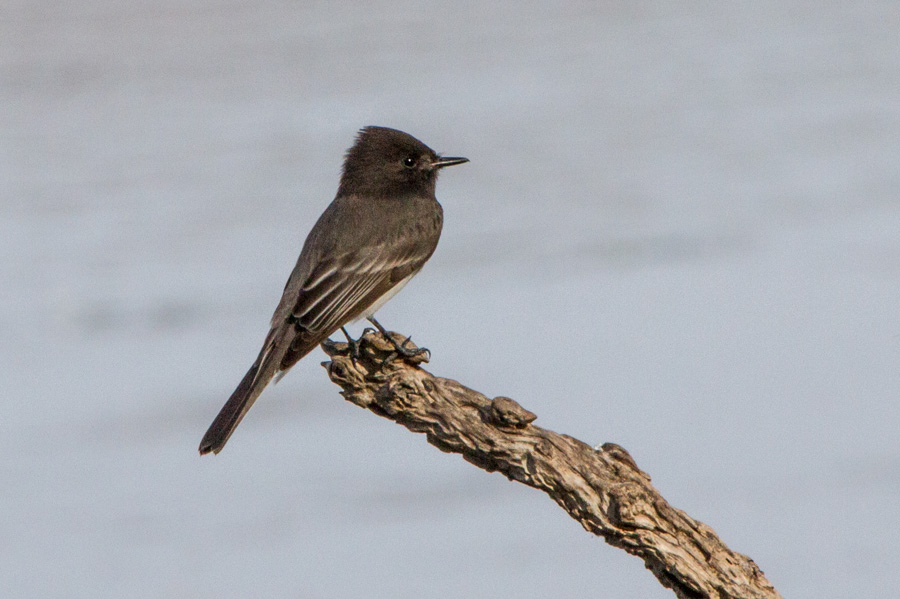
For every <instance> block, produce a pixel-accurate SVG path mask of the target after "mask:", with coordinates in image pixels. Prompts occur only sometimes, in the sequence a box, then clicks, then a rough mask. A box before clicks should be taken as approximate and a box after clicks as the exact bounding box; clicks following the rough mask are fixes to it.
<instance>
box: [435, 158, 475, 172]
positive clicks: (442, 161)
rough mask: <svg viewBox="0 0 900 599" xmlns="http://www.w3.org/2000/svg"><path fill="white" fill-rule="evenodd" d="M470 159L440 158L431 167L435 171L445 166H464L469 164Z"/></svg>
mask: <svg viewBox="0 0 900 599" xmlns="http://www.w3.org/2000/svg"><path fill="white" fill-rule="evenodd" d="M468 161H469V159H468V158H460V157H455V158H449V157H448V158H443V157H442V158H438V159H437V160H435V161H434V162H432V163H431V167H432V168H433V169H435V170H437V169H439V168H444V167H445V166H453V165H454V164H463V163H464V162H468Z"/></svg>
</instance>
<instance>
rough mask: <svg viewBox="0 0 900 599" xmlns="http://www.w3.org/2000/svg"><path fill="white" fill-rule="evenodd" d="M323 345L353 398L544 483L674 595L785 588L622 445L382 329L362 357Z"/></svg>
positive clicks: (748, 595)
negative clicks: (553, 423)
mask: <svg viewBox="0 0 900 599" xmlns="http://www.w3.org/2000/svg"><path fill="white" fill-rule="evenodd" d="M395 339H397V340H398V341H402V338H401V337H399V336H396V337H395ZM323 347H324V348H325V351H326V352H327V353H328V355H329V356H331V361H330V362H325V363H324V364H323V366H325V367H326V369H327V370H328V376H329V377H330V378H331V380H332V381H333V382H334V383H336V384H337V385H339V386H340V387H341V388H342V389H343V391H342V395H343V396H344V397H345V398H346V399H347V400H348V401H351V402H353V403H355V404H356V405H358V406H361V407H364V408H368V409H370V410H372V411H373V412H375V413H376V414H378V415H380V416H384V417H386V418H390V419H391V420H394V421H395V422H397V423H399V424H402V425H403V426H405V427H406V428H408V429H409V430H411V431H413V432H419V433H425V434H426V435H427V437H428V442H429V443H431V444H432V445H434V446H435V447H437V448H438V449H440V450H441V451H446V452H452V453H459V454H462V456H463V458H465V459H466V460H467V461H469V462H471V463H472V464H475V465H476V466H478V467H480V468H483V469H485V470H487V471H489V472H493V471H499V472H502V473H503V474H505V475H506V476H507V477H508V478H509V479H510V480H515V481H518V482H521V483H524V484H526V485H528V486H531V487H534V488H536V489H540V490H542V491H544V492H545V493H547V494H548V495H550V497H552V498H553V500H554V501H556V503H558V504H559V505H560V506H561V507H562V508H563V509H564V510H566V511H567V512H568V513H569V515H570V516H572V517H573V518H575V519H576V520H577V521H578V522H580V523H581V525H582V526H583V527H584V528H585V529H587V530H588V531H590V532H592V533H594V534H596V535H600V536H602V537H603V538H604V539H605V540H606V542H607V543H609V544H610V545H613V546H615V547H620V548H622V549H624V550H625V551H627V552H628V553H631V554H632V555H636V556H638V557H640V558H641V559H643V560H644V564H645V565H646V567H647V569H648V570H650V571H651V572H653V574H654V575H656V577H657V578H658V579H659V581H660V582H661V583H662V584H663V585H664V586H665V587H668V588H671V589H673V590H674V591H675V594H676V595H677V596H678V597H681V598H684V599H688V598H689V599H697V598H715V599H725V598H735V599H737V598H740V599H763V598H765V599H774V598H780V597H781V595H779V593H778V592H777V591H776V590H775V589H774V588H773V587H772V585H771V584H770V583H769V581H768V580H766V577H765V576H764V575H763V573H762V572H761V571H760V569H759V568H758V567H757V566H756V564H755V563H754V562H753V560H752V559H750V558H749V557H747V556H745V555H741V554H739V553H735V552H733V551H731V550H730V549H729V548H728V547H726V546H725V544H724V543H722V541H721V540H719V537H718V536H716V533H715V532H714V531H713V530H712V529H711V528H710V527H708V526H706V525H705V524H703V523H702V522H698V521H697V520H694V519H693V518H691V517H690V516H688V515H687V514H685V513H684V512H682V511H681V510H679V509H676V508H673V507H672V506H670V505H669V504H668V503H667V502H666V500H665V499H663V498H662V496H660V494H659V492H658V491H657V490H656V489H655V488H654V487H653V485H651V484H650V477H649V476H648V475H647V474H645V473H644V472H642V471H641V470H640V469H639V468H638V467H637V465H636V464H635V462H634V460H633V459H632V458H631V456H630V455H629V454H628V452H627V451H625V449H623V448H622V447H619V446H618V445H616V444H614V443H606V444H604V445H603V446H602V447H601V448H597V449H594V448H591V447H590V446H588V445H586V444H585V443H582V442H581V441H578V440H577V439H573V438H572V437H569V436H567V435H560V434H558V433H554V432H553V431H549V430H546V429H542V428H540V427H537V426H534V425H533V424H531V423H532V421H534V419H535V418H536V416H535V415H534V414H532V413H531V412H529V411H528V410H526V409H524V408H523V407H521V406H520V405H519V404H518V403H516V402H515V401H513V400H511V399H509V398H507V397H495V398H494V399H493V400H491V399H488V398H487V397H485V396H484V395H482V394H481V393H478V392H477V391H473V390H471V389H468V388H467V387H464V386H463V385H461V384H459V383H457V382H456V381H453V380H450V379H444V378H439V377H435V376H433V375H432V374H430V373H429V372H427V371H425V370H423V369H421V368H420V367H419V366H418V362H421V361H422V360H420V359H416V358H413V359H411V360H406V361H404V360H402V359H396V354H394V353H393V352H392V346H391V345H390V344H389V343H388V341H387V340H386V339H385V338H384V337H381V336H380V335H378V334H377V333H367V334H366V335H365V336H364V337H363V338H362V339H360V343H359V352H358V355H357V356H356V357H354V356H351V355H350V354H351V353H352V352H350V351H349V349H348V346H347V344H346V343H331V342H329V343H326V344H325V345H323Z"/></svg>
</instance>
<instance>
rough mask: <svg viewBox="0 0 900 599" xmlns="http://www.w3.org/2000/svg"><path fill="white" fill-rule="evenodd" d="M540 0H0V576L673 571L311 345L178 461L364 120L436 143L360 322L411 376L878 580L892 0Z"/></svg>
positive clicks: (790, 591)
mask: <svg viewBox="0 0 900 599" xmlns="http://www.w3.org/2000/svg"><path fill="white" fill-rule="evenodd" d="M554 4H555V5H556V6H554V8H552V9H551V8H549V7H548V6H543V5H541V4H529V3H522V2H515V3H512V2H510V3H506V4H489V3H481V2H471V3H466V2H458V3H454V2H441V3H429V2H407V1H404V0H391V1H390V2H380V3H367V5H366V6H365V7H364V8H362V7H355V6H354V5H353V4H351V3H333V4H329V3H294V2H282V3H255V2H254V3H251V2H246V3H237V2H212V1H201V2H189V3H184V2H180V1H178V2H176V1H174V0H163V1H161V2H153V3H140V2H131V1H124V2H123V1H115V2H113V1H107V2H100V1H94V0H91V1H88V2H78V3H75V2H65V3H54V2H47V1H45V0H37V1H28V2H25V1H19V2H15V1H12V2H5V3H4V7H3V11H2V12H3V16H2V18H0V102H2V104H0V169H2V171H0V252H2V254H0V258H2V263H0V267H2V270H0V277H2V279H0V285H2V289H3V292H2V293H0V336H2V342H0V377H2V389H3V397H4V399H3V401H2V402H0V480H2V485H0V510H2V514H3V516H2V518H0V538H2V539H3V541H2V542H0V563H2V564H3V565H2V567H0V588H2V589H3V593H2V594H3V595H4V596H5V597H25V596H31V597H91V598H96V597H166V596H169V597H216V598H223V597H249V596H267V597H350V596H371V597H446V596H474V597H488V596H490V597H495V598H498V599H499V598H503V597H510V598H520V597H549V596H554V597H586V596H599V597H660V598H662V597H670V596H671V594H670V592H668V591H666V590H664V589H663V588H662V587H660V586H659V585H658V584H657V582H656V581H655V579H654V578H653V577H652V576H651V575H650V574H649V573H648V572H646V571H644V569H643V565H642V563H641V562H640V561H639V560H638V559H636V558H634V557H631V556H628V555H626V554H625V553H624V552H622V551H620V550H617V549H613V548H611V547H608V546H606V545H604V544H603V543H602V542H601V541H600V540H598V539H595V538H593V537H592V536H591V535H589V534H588V533H586V532H584V531H583V530H582V529H581V528H580V527H579V526H578V525H577V524H576V523H575V522H574V521H572V520H570V519H569V518H568V517H567V516H566V515H565V514H564V513H563V512H562V511H561V510H560V509H559V508H557V507H556V506H555V505H554V504H553V503H552V502H551V501H549V500H548V499H547V498H546V497H545V496H543V495H542V494H539V493H537V492H535V491H533V490H530V489H527V488H525V487H523V486H521V485H516V484H511V483H509V482H508V481H506V480H505V479H504V478H503V477H502V476H500V475H497V474H486V473H484V472H481V471H479V470H477V469H475V468H473V467H471V466H469V465H467V464H466V463H465V462H463V460H461V459H460V458H459V457H458V456H451V455H445V454H442V453H440V452H438V451H437V450H435V449H434V448H432V447H430V446H428V445H427V444H426V443H425V439H424V438H423V437H421V436H416V435H411V434H409V433H408V432H406V431H405V430H403V429H401V428H399V427H397V426H395V425H393V424H391V423H389V422H387V421H385V420H381V419H378V418H376V417H374V416H372V415H370V414H368V413H366V412H364V411H362V410H359V409H358V408H356V407H354V406H352V405H350V404H348V403H346V402H344V401H343V400H342V399H341V398H340V397H339V396H338V393H337V388H336V387H334V386H333V385H331V384H330V383H329V382H328V381H327V379H326V377H325V374H324V373H323V372H322V370H321V368H320V367H319V365H318V362H320V361H321V360H323V359H324V354H322V353H321V351H319V350H316V352H315V353H314V354H313V355H312V356H310V358H309V359H307V360H306V361H304V362H303V363H302V364H301V365H299V366H298V367H297V368H295V369H294V370H293V371H292V372H291V373H290V375H289V376H288V377H287V378H286V379H284V381H282V382H281V383H280V384H279V385H278V386H276V387H274V388H271V389H269V390H268V391H267V392H266V394H265V395H264V396H263V397H262V398H261V400H260V401H259V402H258V403H257V405H256V407H255V408H254V409H253V411H252V412H251V413H250V415H249V416H248V418H247V419H246V420H245V421H244V423H243V424H242V426H241V427H240V429H239V430H238V432H237V434H236V435H235V436H234V437H233V438H232V440H231V442H230V444H229V445H228V447H227V449H226V450H225V452H224V453H222V454H221V455H219V456H216V457H207V458H203V459H201V458H200V457H198V455H197V453H196V446H197V444H198V442H199V440H200V437H201V435H202V434H203V432H204V431H205V429H206V427H207V425H208V424H209V422H210V421H211V419H212V417H213V416H214V415H215V413H216V412H217V410H218V409H219V407H220V406H221V404H222V403H223V402H224V401H225V399H226V398H227V396H228V395H229V394H230V393H231V391H232V389H233V387H234V386H235V385H236V384H237V382H238V380H239V379H240V377H241V376H242V375H243V373H244V371H245V369H246V368H247V367H248V366H249V364H250V362H251V361H252V360H253V358H254V356H255V354H256V351H257V350H258V348H259V344H260V343H261V341H262V338H263V336H264V334H265V332H266V327H267V323H268V319H269V317H270V315H271V312H272V310H273V309H274V307H275V304H276V303H277V301H278V298H279V296H280V293H281V290H282V286H283V284H284V281H285V279H286V278H287V275H288V273H289V272H290V269H291V268H292V266H293V264H294V261H295V259H296V256H297V254H298V252H299V250H300V246H301V244H302V241H303V239H304V237H305V235H306V232H307V231H308V230H309V228H310V227H311V226H312V223H313V222H314V221H315V219H316V217H317V216H318V215H319V213H320V212H321V211H322V210H323V209H324V208H325V206H326V205H327V203H328V202H329V201H330V200H331V198H332V197H333V194H334V191H335V189H336V186H337V181H338V176H339V172H340V164H341V159H342V154H343V152H344V150H345V149H346V148H347V147H348V146H349V145H350V143H351V142H352V139H353V136H354V133H355V131H356V130H357V129H358V128H359V127H361V126H363V125H367V124H380V125H388V126H393V127H397V128H400V129H404V130H406V131H409V132H410V133H412V134H413V135H416V136H417V137H420V138H421V139H422V140H423V141H425V142H426V143H428V144H429V145H431V146H432V147H434V148H435V149H436V150H438V151H440V152H445V153H448V154H451V155H464V156H468V157H469V158H470V159H471V163H470V164H468V165H465V166H461V167H456V168H454V169H450V170H448V171H445V172H444V173H443V175H442V180H441V182H440V183H439V185H438V197H439V198H440V199H441V201H442V203H443V205H444V207H445V212H446V226H445V229H444V236H443V239H442V241H441V245H440V247H439V248H438V251H437V253H436V254H435V256H434V258H433V259H432V260H431V262H430V263H429V264H428V266H427V267H426V268H425V270H424V271H423V273H422V274H421V275H420V276H419V277H418V278H417V279H416V280H415V281H414V282H413V283H412V284H411V285H409V286H408V287H407V288H406V289H405V290H404V292H403V293H401V294H400V295H399V296H398V297H397V298H395V299H394V300H393V301H392V302H391V303H390V304H388V306H386V307H385V308H384V309H383V310H382V311H381V312H380V318H381V320H382V321H383V322H384V323H385V324H386V325H388V326H389V327H390V328H393V329H396V330H398V331H401V332H404V333H408V334H409V333H411V334H413V337H414V339H415V340H416V341H417V342H419V343H421V344H423V345H427V346H428V347H429V348H431V350H432V352H433V360H432V363H431V366H430V369H431V370H432V371H433V372H435V373H437V374H440V375H444V376H450V377H453V378H457V379H459V380H461V381H462V382H464V383H466V384H468V385H470V386H472V387H474V388H476V389H479V390H481V391H483V392H485V393H486V394H488V395H489V396H492V395H499V394H503V395H509V396H511V397H513V398H515V399H517V400H519V401H520V402H521V403H522V404H523V405H525V406H526V407H527V408H529V409H531V410H533V411H535V412H536V413H537V414H538V415H539V417H540V418H539V420H538V423H539V424H541V425H543V426H545V427H549V428H552V429H554V430H558V431H561V432H566V433H569V434H571V435H574V436H576V437H578V438H580V439H582V440H584V441H586V442H589V443H592V444H596V443H602V442H605V441H614V442H617V443H620V444H621V445H623V446H624V447H626V448H627V449H629V450H630V451H631V452H632V454H633V455H634V457H635V459H636V460H637V462H638V464H639V465H641V466H642V467H643V468H644V469H645V470H647V471H648V472H649V473H651V474H652V476H653V480H654V482H655V484H656V485H657V486H658V488H659V489H660V490H661V492H662V493H663V494H664V495H665V496H666V497H667V498H668V499H669V500H670V501H671V502H672V503H673V504H674V505H675V506H677V507H679V508H682V509H684V510H686V511H687V512H688V513H690V514H691V515H693V516H694V517H696V518H699V519H701V520H703V521H704V522H706V523H708V524H709V525H710V526H712V527H713V528H714V529H715V530H716V531H717V532H718V533H719V534H720V535H721V537H722V538H723V539H724V540H725V542H726V543H727V544H728V545H729V546H730V547H732V548H733V549H734V550H737V551H740V552H742V553H746V554H748V555H750V556H752V557H753V558H754V559H755V560H756V561H757V563H758V564H759V565H760V567H761V568H762V569H763V570H764V571H765V572H766V574H767V575H768V576H769V578H770V580H771V581H772V582H773V583H774V584H775V585H776V587H777V588H778V589H779V590H780V591H781V592H782V593H783V594H784V595H785V596H786V597H794V598H803V597H810V598H811V597H825V596H828V597H850V596H856V597H892V596H894V594H895V593H896V588H897V587H898V585H900V568H898V567H897V564H898V563H900V545H898V542H897V536H896V530H897V526H898V524H897V523H898V519H900V442H898V440H897V428H898V424H900V402H898V394H900V374H898V366H900V312H898V309H897V298H898V295H900V201H898V197H897V189H898V186H900V168H898V162H900V151H898V139H900V44H898V41H897V25H896V24H897V23H898V22H900V4H898V3H897V2H894V1H889V2H881V3H879V2H863V3H857V4H849V3H846V2H820V3H817V4H816V5H815V7H814V8H811V7H810V6H811V5H809V3H804V2H783V1H778V2H774V1H773V2H755V3H739V2H722V3H707V4H703V3H691V2H677V3H656V2H652V3H651V2H605V3H584V4H579V3H564V4H562V5H560V4H559V3H554ZM355 330H356V331H358V330H359V327H357V328H356V329H355Z"/></svg>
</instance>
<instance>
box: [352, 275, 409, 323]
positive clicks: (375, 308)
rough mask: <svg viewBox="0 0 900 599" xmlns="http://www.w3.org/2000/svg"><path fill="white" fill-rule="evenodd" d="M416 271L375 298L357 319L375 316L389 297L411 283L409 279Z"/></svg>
mask: <svg viewBox="0 0 900 599" xmlns="http://www.w3.org/2000/svg"><path fill="white" fill-rule="evenodd" d="M416 272H418V271H416ZM416 272H414V273H412V274H411V275H409V276H408V277H406V278H405V279H401V280H400V281H399V282H398V283H397V284H396V285H394V286H393V287H391V288H390V289H388V290H387V292H386V293H385V294H384V295H382V296H381V297H379V298H378V299H377V300H375V301H374V302H373V303H372V305H371V306H369V307H368V308H366V309H365V311H364V312H363V313H362V314H360V315H359V316H358V317H357V318H356V320H359V319H360V318H368V317H369V316H373V315H374V314H375V312H377V311H378V309H379V308H380V307H381V306H383V305H385V304H386V303H387V301H388V300H389V299H391V298H392V297H394V296H395V295H397V294H398V293H399V292H400V290H401V289H403V287H404V286H405V285H406V284H407V283H409V280H410V279H411V278H413V277H414V276H415V275H416Z"/></svg>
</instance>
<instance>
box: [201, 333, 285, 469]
mask: <svg viewBox="0 0 900 599" xmlns="http://www.w3.org/2000/svg"><path fill="white" fill-rule="evenodd" d="M287 346H290V328H289V327H284V328H282V329H281V330H279V329H273V330H272V331H270V332H269V336H268V338H267V339H266V342H265V343H264V344H263V349H262V351H261V352H260V353H259V357H257V358H256V361H255V362H254V363H253V366H251V367H250V370H248V371H247V374H245V375H244V378H243V379H241V382H240V384H238V386H237V389H235V390H234V393H232V394H231V397H229V398H228V401H227V402H225V405H224V406H222V409H221V410H220V411H219V415H218V416H216V419H215V420H213V423H212V424H211V425H209V430H207V431H206V434H205V435H203V440H202V441H200V455H203V454H207V453H210V452H212V453H219V452H220V451H222V448H223V447H225V443H227V442H228V438H229V437H231V433H233V432H234V429H236V428H237V425H238V424H240V423H241V419H243V418H244V414H246V413H247V410H249V409H250V407H251V406H252V405H253V402H255V401H256V398H257V397H259V395H260V393H262V392H263V389H265V388H266V386H267V385H268V384H269V382H270V381H271V380H272V378H273V377H274V376H275V375H276V374H277V373H278V371H279V370H280V366H281V360H282V358H283V357H284V354H285V351H286V350H287Z"/></svg>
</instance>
